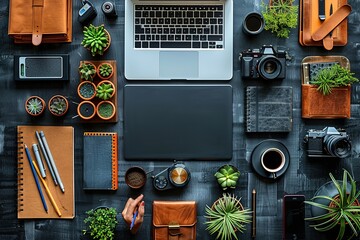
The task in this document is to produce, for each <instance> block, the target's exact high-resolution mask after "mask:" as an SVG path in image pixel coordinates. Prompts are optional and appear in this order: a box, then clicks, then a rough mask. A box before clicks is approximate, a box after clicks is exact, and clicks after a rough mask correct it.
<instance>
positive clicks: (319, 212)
mask: <svg viewBox="0 0 360 240" xmlns="http://www.w3.org/2000/svg"><path fill="white" fill-rule="evenodd" d="M329 175H330V178H331V181H330V182H328V183H325V184H324V185H322V186H321V187H320V188H319V189H318V191H317V192H316V193H315V196H314V197H313V198H312V199H311V200H310V201H305V203H306V204H309V205H310V206H311V213H312V217H308V218H306V219H305V220H308V221H311V225H310V227H313V228H314V229H315V230H317V231H320V232H327V231H330V230H334V229H335V230H337V231H338V234H337V238H336V239H338V240H340V239H343V238H344V237H345V236H346V234H348V235H350V236H351V237H353V236H358V234H359V231H360V206H359V201H358V197H359V195H360V191H357V188H356V181H355V180H354V179H353V177H352V176H351V174H350V173H349V172H348V171H347V170H344V172H343V179H342V180H341V181H338V180H336V179H335V178H334V176H333V175H332V174H331V173H330V174H329ZM347 230H348V232H346V231H347ZM346 237H349V236H346Z"/></svg>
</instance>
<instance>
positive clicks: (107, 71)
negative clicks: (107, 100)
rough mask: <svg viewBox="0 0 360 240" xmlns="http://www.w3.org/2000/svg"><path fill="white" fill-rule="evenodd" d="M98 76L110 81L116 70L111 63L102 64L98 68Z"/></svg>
mask: <svg viewBox="0 0 360 240" xmlns="http://www.w3.org/2000/svg"><path fill="white" fill-rule="evenodd" d="M97 74H98V76H99V77H100V78H101V79H109V78H111V77H112V75H113V74H114V68H113V66H112V65H111V64H110V63H101V64H100V65H99V66H98V68H97Z"/></svg>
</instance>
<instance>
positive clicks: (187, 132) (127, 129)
mask: <svg viewBox="0 0 360 240" xmlns="http://www.w3.org/2000/svg"><path fill="white" fill-rule="evenodd" d="M232 122H233V119H232V87H231V86H230V85H126V86H125V88H124V156H125V159H142V160H144V159H152V160H156V159H176V160H187V159H199V160H216V159H231V157H232Z"/></svg>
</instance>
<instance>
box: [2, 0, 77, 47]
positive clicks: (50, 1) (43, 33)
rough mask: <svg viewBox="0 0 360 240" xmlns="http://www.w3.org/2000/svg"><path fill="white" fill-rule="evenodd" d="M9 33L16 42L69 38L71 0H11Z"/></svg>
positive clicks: (40, 41)
mask: <svg viewBox="0 0 360 240" xmlns="http://www.w3.org/2000/svg"><path fill="white" fill-rule="evenodd" d="M8 34H9V36H11V37H13V38H14V42H15V43H33V44H34V45H39V44H40V43H42V42H43V43H50V42H56V43H58V42H71V40H72V0H10V2H9V27H8Z"/></svg>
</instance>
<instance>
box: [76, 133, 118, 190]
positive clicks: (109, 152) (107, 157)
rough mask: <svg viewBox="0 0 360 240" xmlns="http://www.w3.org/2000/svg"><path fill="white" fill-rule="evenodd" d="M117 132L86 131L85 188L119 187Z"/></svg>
mask: <svg viewBox="0 0 360 240" xmlns="http://www.w3.org/2000/svg"><path fill="white" fill-rule="evenodd" d="M117 148H118V140H117V133H116V132H84V172H83V176H84V177H83V180H84V184H83V189H84V190H117V189H118V149H117Z"/></svg>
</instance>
